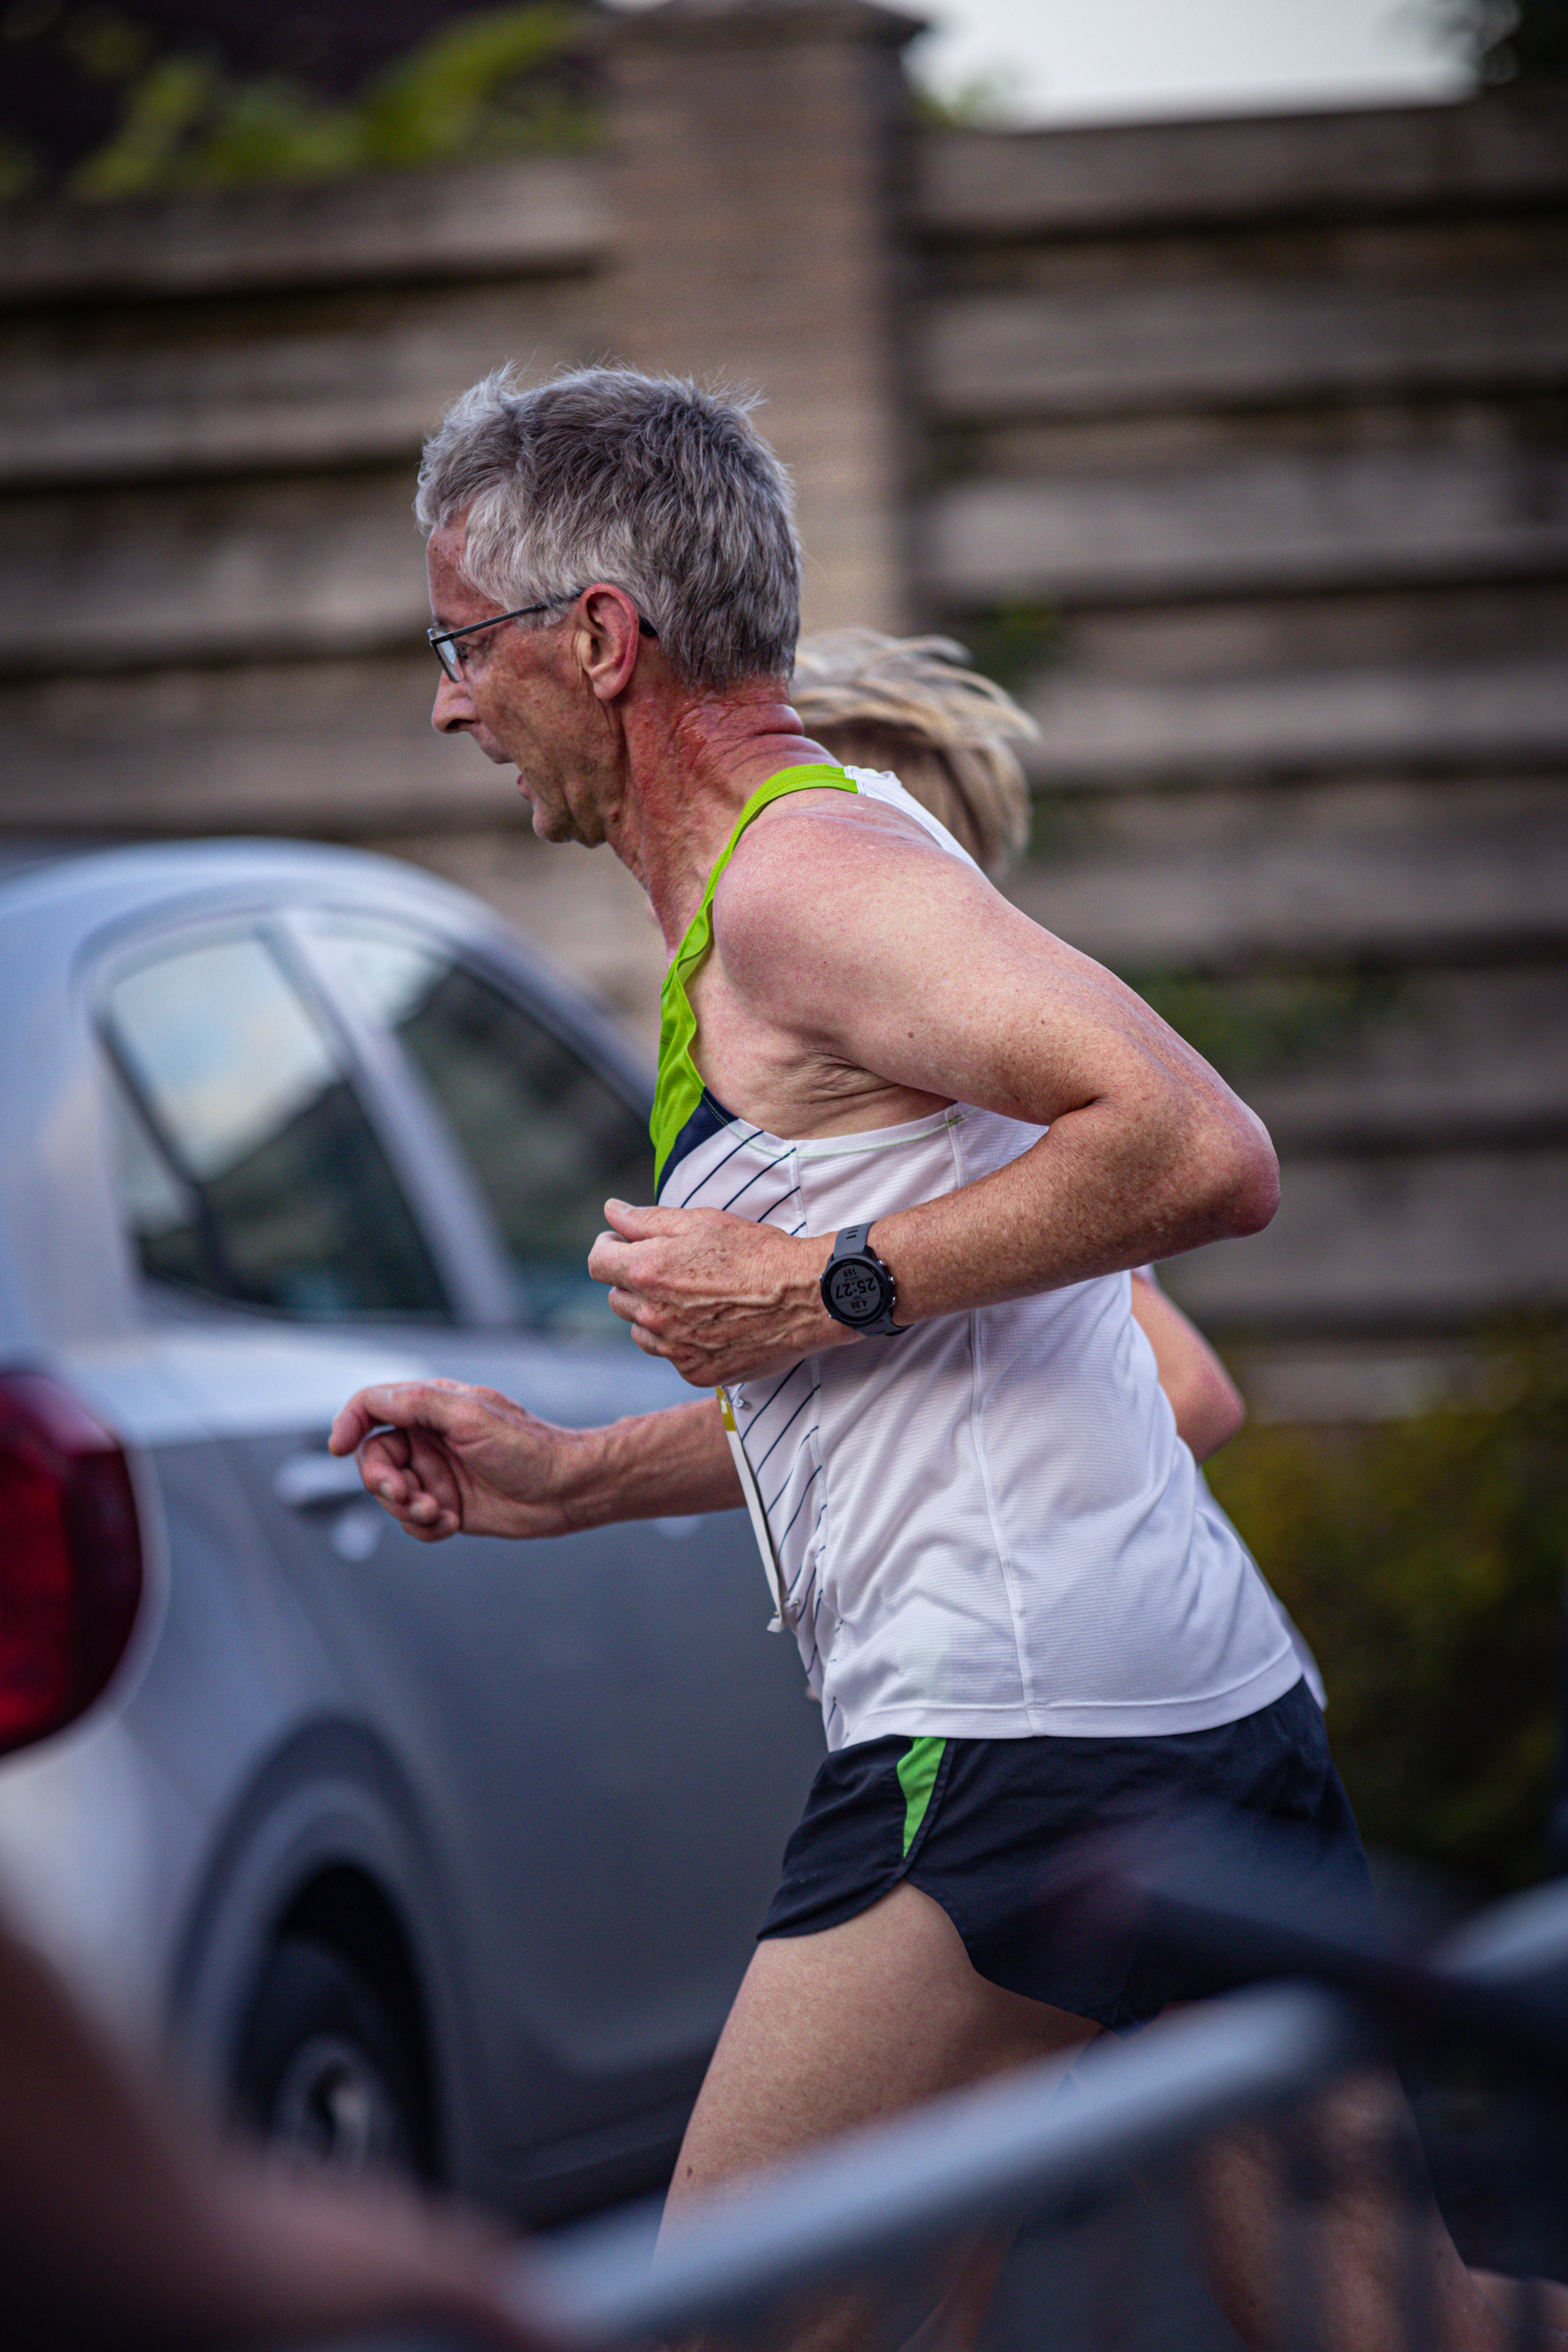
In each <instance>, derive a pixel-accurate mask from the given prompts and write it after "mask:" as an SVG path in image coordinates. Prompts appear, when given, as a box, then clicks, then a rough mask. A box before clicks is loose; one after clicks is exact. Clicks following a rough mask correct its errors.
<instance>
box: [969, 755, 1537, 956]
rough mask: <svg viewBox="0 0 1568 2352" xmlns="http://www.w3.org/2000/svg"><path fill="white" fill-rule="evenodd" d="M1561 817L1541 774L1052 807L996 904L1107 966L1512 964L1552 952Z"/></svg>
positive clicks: (1149, 796)
mask: <svg viewBox="0 0 1568 2352" xmlns="http://www.w3.org/2000/svg"><path fill="white" fill-rule="evenodd" d="M1565 815H1568V786H1565V785H1564V784H1563V782H1555V781H1553V780H1551V779H1547V778H1542V779H1530V778H1516V779H1512V780H1508V779H1498V780H1496V781H1495V782H1485V783H1483V782H1464V783H1454V784H1449V785H1444V786H1437V785H1430V786H1422V785H1419V784H1415V783H1396V782H1386V783H1382V784H1376V783H1372V782H1357V783H1351V782H1345V783H1342V784H1328V783H1324V784H1311V785H1300V786H1294V787H1292V786H1284V785H1279V786H1274V787H1271V788H1268V789H1266V790H1262V791H1258V792H1251V793H1249V792H1244V791H1241V790H1239V789H1238V790H1237V791H1234V792H1226V791H1218V790H1216V791H1215V792H1211V793H1199V792H1192V793H1175V794H1171V793H1126V794H1124V795H1121V796H1119V797H1118V798H1116V799H1114V800H1101V801H1098V802H1095V803H1091V804H1089V806H1088V807H1087V808H1084V809H1081V810H1075V809H1073V808H1071V807H1068V808H1066V809H1063V810H1062V811H1060V812H1059V814H1058V815H1057V816H1056V818H1055V821H1054V833H1055V840H1054V854H1053V855H1052V856H1050V857H1049V859H1048V861H1047V859H1046V858H1039V859H1037V860H1036V861H1035V862H1033V863H1031V864H1030V865H1028V866H1025V867H1023V868H1021V869H1020V870H1019V872H1017V873H1016V875H1014V876H1013V877H1010V878H1009V880H1008V883H1007V891H1008V895H1009V897H1011V898H1014V899H1015V900H1016V903H1017V904H1018V905H1020V906H1021V907H1023V908H1024V909H1025V910H1026V912H1027V913H1028V914H1030V915H1031V916H1033V917H1034V919H1036V920H1037V922H1041V923H1044V924H1045V925H1046V927H1047V929H1050V930H1053V931H1056V932H1058V933H1059V934H1060V935H1061V936H1062V937H1064V938H1066V939H1068V940H1071V941H1072V942H1073V944H1074V945H1075V946H1077V947H1080V948H1083V949H1085V950H1087V951H1088V953H1089V954H1090V955H1093V956H1097V957H1099V958H1100V960H1101V961H1104V962H1107V963H1109V964H1110V965H1111V966H1113V968H1115V969H1116V970H1118V971H1122V970H1131V969H1133V968H1136V967H1140V966H1142V968H1144V969H1159V970H1166V971H1221V972H1223V971H1226V970H1236V969H1243V968H1247V967H1257V966H1266V965H1269V964H1286V965H1289V964H1300V963H1320V962H1328V963H1334V962H1342V961H1361V960H1367V959H1370V960H1372V961H1392V962H1394V963H1400V962H1404V963H1419V962H1440V961H1446V960H1447V958H1449V957H1450V956H1456V955H1463V956H1466V957H1468V958H1471V959H1474V958H1476V957H1479V956H1495V955H1497V954H1499V953H1500V952H1501V951H1503V950H1505V949H1506V948H1508V947H1509V946H1510V943H1511V944H1512V945H1513V947H1514V949H1515V950H1516V951H1518V952H1523V951H1525V950H1526V947H1527V943H1536V944H1540V943H1542V942H1548V941H1553V940H1568V823H1565V822H1564V818H1565ZM1045 821H1046V823H1047V825H1051V824H1053V820H1052V814H1051V812H1050V810H1049V807H1048V805H1047V813H1046V819H1045Z"/></svg>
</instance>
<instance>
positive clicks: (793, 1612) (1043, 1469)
mask: <svg viewBox="0 0 1568 2352" xmlns="http://www.w3.org/2000/svg"><path fill="white" fill-rule="evenodd" d="M847 774H848V775H849V776H850V777H851V778H853V780H854V782H855V783H856V785H857V787H858V790H859V791H860V792H861V793H864V794H866V795H867V797H868V798H871V799H875V800H879V801H883V802H886V803H889V805H890V806H892V807H895V808H899V809H901V810H902V811H904V813H905V814H908V815H909V816H910V817H912V818H914V820H915V821H916V822H917V823H918V824H921V825H922V826H923V827H924V828H925V830H926V831H927V833H929V834H930V835H931V836H932V838H933V839H934V840H935V841H937V842H938V843H939V844H940V845H941V846H942V848H943V849H945V850H947V851H949V852H950V853H951V854H952V856H955V857H963V856H964V855H965V853H964V852H963V850H962V849H961V848H960V847H959V845H958V844H957V843H956V842H955V841H953V839H952V835H950V834H948V833H947V832H946V831H945V829H944V828H943V827H942V825H941V824H938V822H937V820H936V819H935V818H934V817H932V816H930V815H929V814H927V812H926V811H925V810H924V809H922V808H921V806H920V804H919V803H918V802H916V801H915V800H913V799H912V798H911V797H910V794H909V793H906V792H905V791H904V789H903V787H902V785H901V784H900V783H899V782H897V780H896V779H895V778H894V777H892V776H889V775H882V774H878V773H874V772H871V771H868V770H866V769H860V768H850V769H848V770H847ZM703 1108H704V1111H705V1112H706V1113H708V1114H709V1116H708V1117H707V1118H697V1119H694V1120H693V1121H692V1122H691V1124H690V1125H689V1127H688V1128H687V1129H686V1130H685V1131H684V1133H683V1134H682V1137H681V1139H680V1143H679V1146H678V1151H679V1156H678V1157H675V1158H673V1159H672V1160H671V1161H670V1162H669V1164H668V1166H667V1167H666V1169H665V1171H664V1174H663V1181H662V1184H661V1187H660V1194H659V1197H660V1199H661V1201H662V1202H664V1203H665V1204H666V1205H667V1206H668V1207H671V1208H715V1209H727V1210H729V1211H730V1212H731V1214H733V1215H736V1216H742V1217H751V1218H752V1219H754V1220H755V1221H756V1222H757V1223H767V1224H776V1225H779V1226H781V1227H782V1228H783V1229H784V1231H785V1232H787V1233H792V1234H802V1233H809V1234H829V1233H834V1232H837V1230H838V1229H839V1228H840V1227H842V1226H845V1225H851V1224H866V1223H871V1222H872V1221H874V1220H875V1219H876V1218H878V1217H886V1216H890V1215H891V1214H892V1213H893V1212H894V1211H895V1210H898V1209H905V1208H911V1207H914V1206H915V1205H917V1204H918V1203H919V1202H922V1201H930V1200H932V1199H934V1198H936V1197H937V1195H938V1194H940V1193H943V1192H951V1191H952V1190H953V1189H954V1188H955V1187H956V1186H959V1185H963V1184H971V1183H973V1182H974V1181H976V1180H977V1179H978V1178H980V1177H982V1176H986V1175H989V1174H990V1173H992V1171H994V1170H995V1169H998V1168H1001V1167H1004V1166H1005V1165H1006V1164H1007V1162H1008V1161H1010V1160H1014V1159H1016V1157H1017V1155H1018V1154H1019V1153H1020V1152H1022V1151H1026V1150H1028V1149H1029V1147H1030V1145H1031V1144H1033V1143H1035V1142H1037V1140H1038V1139H1039V1137H1040V1135H1041V1134H1043V1133H1044V1129H1041V1128H1036V1127H1029V1126H1026V1125H1023V1124H1021V1123H1020V1122H1018V1121H1016V1120H1014V1119H1009V1118H1001V1117H999V1116H998V1115H997V1114H996V1113H995V1112H994V1111H987V1110H980V1109H977V1108H974V1107H973V1105H971V1104H964V1103H955V1104H953V1105H952V1106H951V1107H950V1108H947V1109H945V1110H941V1111H937V1112H934V1113H932V1114H931V1116H929V1117H927V1118H920V1119H914V1120H910V1121H909V1122H907V1123H906V1124H904V1125H902V1126H899V1127H883V1128H877V1129H871V1130H868V1131H866V1132H862V1133H858V1134H852V1135H835V1136H829V1137H825V1138H822V1139H818V1140H816V1141H790V1140H789V1139H786V1138H784V1137H781V1136H776V1135H769V1134H768V1133H766V1132H765V1131H764V1130H763V1129H760V1128H758V1127H756V1126H755V1125H753V1124H752V1121H750V1120H748V1119H741V1118H729V1117H728V1116H727V1114H726V1113H725V1112H724V1111H723V1109H722V1108H721V1106H719V1105H717V1104H715V1103H714V1102H713V1101H712V1098H711V1097H704V1104H703ZM704 1129H706V1131H703V1130H704ZM873 1245H874V1243H873ZM728 1398H729V1402H730V1404H731V1408H732V1413H733V1420H734V1425H735V1433H736V1435H737V1437H738V1439H739V1443H740V1444H741V1446H742V1449H743V1452H744V1454H745V1459H746V1463H747V1465H748V1467H749V1470H750V1473H751V1477H750V1479H748V1480H747V1482H746V1483H747V1484H749V1485H750V1484H752V1482H753V1481H754V1491H755V1497H756V1500H757V1502H758V1504H759V1505H760V1507H761V1509H762V1511H763V1513H764V1514H765V1517H766V1528H767V1536H768V1550H769V1553H770V1555H771V1557H769V1558H768V1559H766V1560H765V1565H766V1567H767V1570H768V1578H769V1586H770V1591H774V1589H775V1580H776V1588H777V1591H778V1592H779V1594H780V1596H781V1598H782V1608H783V1614H784V1619H785V1622H787V1623H788V1624H789V1626H790V1627H791V1629H792V1630H793V1632H794V1633H795V1638H796V1640H797V1642H798V1643H799V1644H800V1653H801V1657H802V1660H803V1662H804V1664H805V1671H806V1675H807V1679H808V1680H809V1682H810V1684H811V1686H812V1689H813V1690H814V1691H815V1692H816V1693H817V1694H818V1696H820V1698H821V1701H822V1708H823V1721H824V1728H825V1730H826V1737H827V1744H828V1746H829V1747H830V1748H843V1747H847V1746H849V1745H851V1744H853V1743H855V1742H857V1741H860V1740H866V1739H875V1738H881V1737H883V1736H884V1735H885V1734H888V1733H900V1734H904V1735H908V1736H910V1737H913V1738H920V1737H924V1736H928V1735H929V1736H937V1737H942V1736H945V1737H949V1738H991V1739H1016V1738H1028V1737H1031V1736H1034V1735H1037V1734H1041V1733H1070V1734H1079V1735H1082V1734H1087V1735H1089V1736H1090V1737H1104V1738H1112V1737H1115V1738H1122V1737H1127V1736H1129V1735H1133V1736H1147V1735H1150V1734H1158V1733H1161V1732H1178V1731H1198V1730H1205V1729H1208V1728H1210V1727H1213V1726H1215V1725H1216V1724H1222V1723H1229V1722H1233V1721H1235V1720H1236V1719H1237V1717H1241V1716H1245V1715H1251V1714H1253V1713H1255V1712H1256V1711H1257V1710H1258V1708H1259V1707H1264V1706H1268V1705H1269V1704H1270V1703H1271V1702H1272V1701H1273V1700H1274V1699H1277V1698H1279V1697H1280V1696H1282V1695H1283V1694H1284V1693H1285V1692H1286V1691H1287V1690H1289V1688H1290V1687H1291V1685H1293V1684H1294V1683H1296V1682H1297V1681H1298V1680H1299V1679H1300V1675H1301V1671H1302V1665H1301V1661H1300V1658H1299V1657H1298V1656H1297V1654H1296V1652H1295V1650H1294V1648H1293V1646H1292V1644H1291V1642H1290V1639H1289V1633H1287V1631H1286V1629H1285V1626H1284V1625H1283V1623H1282V1622H1281V1619H1280V1616H1279V1612H1278V1611H1277V1608H1276V1605H1275V1603H1274V1601H1273V1599H1272V1596H1271V1594H1270V1593H1269V1591H1268V1588H1267V1586H1266V1585H1265V1584H1264V1582H1263V1580H1262V1579H1261V1577H1260V1576H1259V1575H1258V1570H1257V1569H1256V1568H1255V1567H1254V1566H1253V1563H1252V1561H1251V1559H1250V1558H1249V1557H1248V1555H1247V1551H1246V1550H1245V1549H1244V1548H1243V1546H1242V1543H1241V1540H1240V1538H1239V1537H1238V1536H1237V1533H1236V1531H1235V1529H1234V1528H1232V1527H1231V1525H1230V1522H1229V1520H1228V1519H1226V1517H1225V1515H1224V1514H1223V1512H1221V1511H1220V1510H1219V1508H1218V1507H1217V1506H1216V1505H1215V1504H1214V1502H1213V1501H1212V1500H1211V1499H1210V1497H1209V1495H1208V1491H1207V1488H1206V1486H1205V1484H1204V1481H1203V1480H1202V1478H1201V1477H1200V1476H1199V1475H1198V1474H1197V1471H1196V1469H1195V1467H1194V1462H1193V1457H1192V1455H1191V1454H1190V1453H1189V1452H1188V1451H1187V1448H1186V1447H1185V1445H1184V1444H1183V1443H1182V1441H1181V1440H1180V1438H1178V1436H1177V1435H1176V1425H1175V1421H1174V1418H1173V1414H1172V1412H1171V1408H1170V1405H1169V1404H1168V1403H1167V1402H1166V1400H1165V1397H1164V1394H1163V1391H1162V1390H1161V1388H1160V1384H1159V1381H1158V1379H1157V1378H1156V1375H1155V1368H1154V1357H1153V1351H1152V1349H1151V1348H1150V1346H1149V1344H1148V1341H1147V1340H1146V1339H1144V1337H1143V1335H1142V1332H1141V1331H1140V1330H1139V1328H1138V1327H1137V1325H1136V1323H1135V1322H1134V1321H1133V1319H1132V1313H1131V1276H1129V1275H1126V1274H1117V1275H1108V1276H1100V1277H1097V1278H1096V1279H1095V1280H1093V1281H1089V1282H1080V1283H1074V1284H1073V1285H1071V1286H1069V1287H1068V1288H1067V1289H1063V1290H1051V1291H1047V1292H1044V1293H1042V1294H1041V1295H1039V1296H1038V1297H1033V1298H1026V1299H1020V1300H1017V1301H1016V1302H1014V1303H1012V1304H1009V1305H1005V1306H1000V1307H980V1308H977V1309H974V1310H973V1311H971V1312H970V1313H968V1314H963V1315H950V1316H944V1317H942V1318H937V1319H936V1320H934V1321H931V1322H927V1323H921V1324H917V1325H915V1326H914V1327H913V1328H911V1329H910V1330H909V1331H907V1332H904V1333H902V1334H900V1336H898V1337H896V1338H891V1339H861V1340H859V1341H858V1342H857V1343H856V1345H855V1346H853V1347H851V1348H837V1349H826V1350H825V1351H824V1352H823V1353H822V1354H821V1355H814V1356H808V1357H806V1358H805V1360H803V1361H802V1362H800V1363H798V1364H796V1365H795V1366H794V1367H793V1368H792V1369H791V1370H788V1371H785V1372H773V1373H770V1374H768V1375H766V1376H765V1377H763V1378H759V1379H757V1380H754V1381H744V1382H738V1383H736V1384H734V1385H733V1386H732V1387H731V1389H730V1390H729V1391H728ZM727 1417H728V1416H727Z"/></svg>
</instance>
